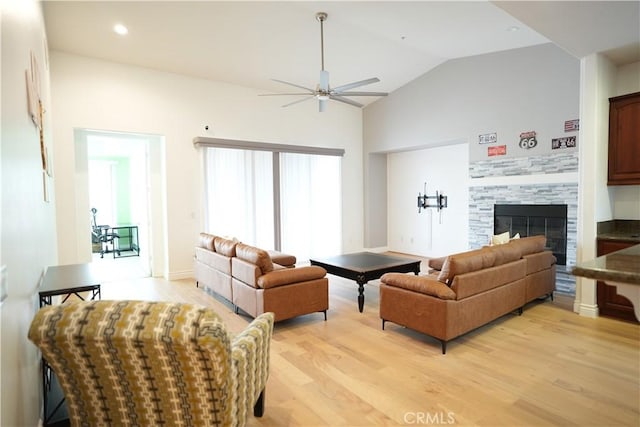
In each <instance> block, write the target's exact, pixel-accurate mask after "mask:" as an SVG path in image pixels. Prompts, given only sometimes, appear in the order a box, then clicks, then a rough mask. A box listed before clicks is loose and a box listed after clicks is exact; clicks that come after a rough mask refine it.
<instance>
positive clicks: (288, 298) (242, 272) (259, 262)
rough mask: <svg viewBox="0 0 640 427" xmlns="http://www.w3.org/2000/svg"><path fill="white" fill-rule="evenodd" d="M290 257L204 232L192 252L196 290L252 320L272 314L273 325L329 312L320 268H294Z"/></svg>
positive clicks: (324, 271) (326, 290)
mask: <svg viewBox="0 0 640 427" xmlns="http://www.w3.org/2000/svg"><path fill="white" fill-rule="evenodd" d="M295 263H296V258H295V256H293V255H288V254H284V253H281V252H277V251H267V250H263V249H260V248H256V247H253V246H249V245H246V244H243V243H240V242H238V241H237V240H229V239H225V238H222V237H218V236H213V235H211V234H208V233H200V237H199V241H198V244H197V245H196V248H195V260H194V272H195V277H196V286H198V287H199V286H200V285H202V286H203V287H204V288H205V289H206V290H207V291H209V292H213V293H215V294H217V295H220V296H222V297H224V298H225V299H227V300H229V301H230V302H231V303H232V304H233V306H234V308H235V311H236V313H237V312H238V309H242V310H243V311H244V312H246V313H247V314H249V315H251V316H253V317H257V316H259V315H260V314H262V313H266V312H273V313H274V315H275V321H276V322H277V321H280V320H285V319H289V318H292V317H296V316H300V315H303V314H309V313H314V312H324V318H325V320H326V319H327V310H328V309H329V281H328V279H327V278H326V274H327V272H326V270H324V269H323V268H321V267H317V266H307V267H296V266H295Z"/></svg>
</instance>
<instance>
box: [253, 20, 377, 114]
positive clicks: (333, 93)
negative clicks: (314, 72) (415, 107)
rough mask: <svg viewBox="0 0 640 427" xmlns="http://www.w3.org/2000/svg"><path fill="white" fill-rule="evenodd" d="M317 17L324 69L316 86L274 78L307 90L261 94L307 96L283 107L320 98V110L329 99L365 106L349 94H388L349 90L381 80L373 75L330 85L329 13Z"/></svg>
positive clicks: (321, 110)
mask: <svg viewBox="0 0 640 427" xmlns="http://www.w3.org/2000/svg"><path fill="white" fill-rule="evenodd" d="M316 19H317V20H318V21H320V60H321V66H322V69H321V70H320V81H319V83H318V84H317V85H316V88H315V89H311V88H308V87H305V86H300V85H297V84H295V83H290V82H285V81H283V80H277V79H272V80H273V81H274V82H278V83H283V84H286V85H289V86H294V87H297V88H299V89H304V90H305V91H306V92H302V93H300V92H297V93H268V94H261V95H260V96H277V95H296V96H299V95H302V96H305V98H303V99H299V100H297V101H293V102H290V103H288V104H285V105H283V107H288V106H290V105H293V104H298V103H300V102H304V101H308V100H310V99H313V98H316V99H317V100H318V106H319V110H320V112H323V111H325V109H326V108H327V101H329V100H330V99H331V100H334V101H338V102H343V103H345V104H349V105H353V106H354V107H358V108H361V107H363V104H360V103H359V102H356V101H354V100H352V99H349V98H346V97H347V96H387V93H386V92H349V90H350V89H355V88H357V87H360V86H364V85H368V84H371V83H377V82H379V81H380V79H378V78H377V77H372V78H370V79H366V80H360V81H358V82H353V83H348V84H345V85H341V86H337V87H333V88H332V87H331V86H330V85H329V72H328V71H327V70H325V69H324V21H326V20H327V14H326V13H325V12H318V13H316Z"/></svg>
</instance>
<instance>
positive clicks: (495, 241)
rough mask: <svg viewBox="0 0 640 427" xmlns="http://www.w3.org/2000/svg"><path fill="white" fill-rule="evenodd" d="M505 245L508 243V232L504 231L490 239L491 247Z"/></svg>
mask: <svg viewBox="0 0 640 427" xmlns="http://www.w3.org/2000/svg"><path fill="white" fill-rule="evenodd" d="M505 243H509V232H508V231H505V232H504V233H501V234H495V235H493V236H492V237H491V244H492V245H503V244H505Z"/></svg>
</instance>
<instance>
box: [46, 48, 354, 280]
mask: <svg viewBox="0 0 640 427" xmlns="http://www.w3.org/2000/svg"><path fill="white" fill-rule="evenodd" d="M51 78H52V97H53V113H54V115H55V123H54V137H55V138H56V140H57V141H59V143H58V144H57V145H56V156H55V157H56V164H55V167H56V171H57V179H56V190H57V194H58V201H59V203H58V206H57V209H58V211H57V213H58V218H59V220H58V224H57V226H58V231H59V233H60V234H61V235H65V236H66V238H65V239H64V240H61V241H60V243H59V248H58V250H59V254H60V255H59V260H60V262H61V263H68V262H76V261H79V260H83V259H86V257H87V256H89V254H87V253H86V250H83V249H81V248H79V247H78V245H77V244H76V243H75V242H76V237H77V236H78V233H82V232H84V229H85V228H84V225H83V224H82V220H81V219H80V218H77V215H76V214H75V212H74V208H73V206H74V205H75V204H76V202H77V200H79V199H80V196H79V195H78V194H76V191H75V186H74V182H73V180H74V174H73V170H74V162H75V154H74V148H73V143H72V141H73V130H74V128H87V129H99V130H114V131H122V132H136V133H144V134H156V135H161V136H163V137H164V138H165V145H166V153H165V159H164V162H165V168H166V169H165V171H166V172H165V174H166V181H165V184H166V198H165V210H166V218H167V231H166V233H167V236H166V237H167V241H168V247H167V257H166V265H165V266H164V270H165V276H167V277H168V278H180V277H190V276H191V269H192V257H193V246H194V242H195V239H196V236H197V234H198V233H199V232H200V231H201V229H202V224H203V219H202V203H201V191H202V177H201V173H200V171H201V168H200V165H201V162H200V160H201V159H200V152H199V151H198V150H197V149H195V148H194V147H193V144H192V140H193V138H194V137H195V136H212V137H219V138H229V139H240V140H250V141H263V142H273V143H286V144H298V145H308V146H321V147H331V148H344V149H345V156H344V160H343V163H342V164H343V169H342V176H343V182H342V185H343V200H342V203H343V212H344V216H343V250H344V251H345V252H348V251H354V250H359V249H361V248H362V245H363V242H362V228H363V226H362V222H363V219H362V218H363V196H362V176H363V169H362V112H361V110H358V109H355V108H353V107H350V106H346V105H345V106H343V105H341V104H338V103H331V104H330V106H329V108H328V111H326V112H324V113H322V114H320V113H318V111H317V105H315V104H314V103H303V104H300V105H296V106H292V107H289V108H286V109H283V108H281V107H280V105H281V102H280V100H274V99H273V98H269V97H259V96H257V95H258V93H260V92H259V91H256V90H254V89H250V88H244V87H239V86H234V85H230V84H226V83H221V82H212V81H207V80H201V79H195V78H190V77H186V76H180V75H176V74H170V73H163V72H158V71H154V70H150V69H144V68H139V67H133V66H127V65H122V64H116V63H111V62H105V61H101V60H97V59H91V58H86V57H80V56H75V55H70V54H67V53H63V52H52V53H51ZM205 125H208V126H209V127H210V130H209V132H205V131H204V126H205ZM87 209H88V207H87Z"/></svg>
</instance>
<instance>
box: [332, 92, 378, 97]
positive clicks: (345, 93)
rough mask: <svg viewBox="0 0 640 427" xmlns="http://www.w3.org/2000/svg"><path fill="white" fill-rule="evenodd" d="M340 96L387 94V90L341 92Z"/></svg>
mask: <svg viewBox="0 0 640 427" xmlns="http://www.w3.org/2000/svg"><path fill="white" fill-rule="evenodd" d="M339 95H340V96H387V95H388V93H387V92H340V94H339Z"/></svg>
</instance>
